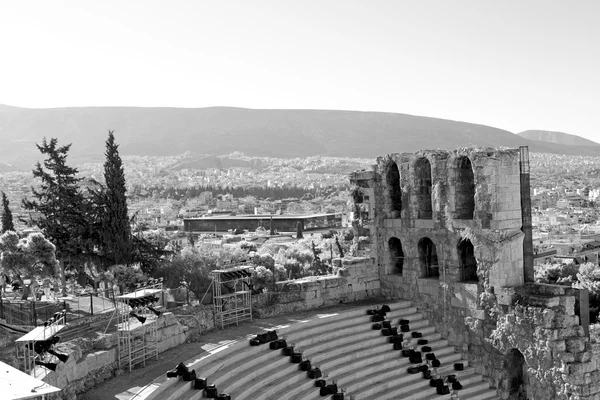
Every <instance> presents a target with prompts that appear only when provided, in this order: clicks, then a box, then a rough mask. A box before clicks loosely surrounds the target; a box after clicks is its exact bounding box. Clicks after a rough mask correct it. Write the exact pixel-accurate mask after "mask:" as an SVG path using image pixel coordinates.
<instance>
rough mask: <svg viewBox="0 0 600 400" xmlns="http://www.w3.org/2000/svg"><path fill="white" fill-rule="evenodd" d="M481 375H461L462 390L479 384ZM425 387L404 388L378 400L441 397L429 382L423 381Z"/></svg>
mask: <svg viewBox="0 0 600 400" xmlns="http://www.w3.org/2000/svg"><path fill="white" fill-rule="evenodd" d="M481 379H482V377H481V375H478V374H476V373H475V371H471V373H470V374H469V375H463V376H462V378H461V379H460V381H461V383H462V385H463V389H465V388H468V387H470V386H476V385H477V384H479V382H481ZM423 381H424V383H425V385H423V386H422V387H420V388H413V389H412V390H409V391H406V390H405V388H401V389H400V390H398V389H397V390H395V391H390V392H386V393H385V395H384V396H381V397H379V398H380V399H389V400H393V399H396V398H398V397H397V396H398V395H399V394H400V395H401V398H402V399H406V400H422V399H423V398H424V397H425V396H427V395H430V396H433V395H435V396H438V397H440V396H441V395H438V394H437V392H436V388H433V387H431V386H430V385H429V381H425V380H423ZM465 398H467V399H470V397H465ZM371 400H372V399H371Z"/></svg>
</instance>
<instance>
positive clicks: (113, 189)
mask: <svg viewBox="0 0 600 400" xmlns="http://www.w3.org/2000/svg"><path fill="white" fill-rule="evenodd" d="M105 155H106V161H105V162H104V180H105V182H106V188H105V190H104V196H103V197H104V204H103V213H102V218H101V219H102V234H101V236H102V244H103V247H104V251H103V252H104V256H105V257H106V258H107V259H108V260H110V261H111V262H112V263H113V264H129V263H130V262H131V261H132V239H131V225H130V221H129V214H128V212H127V197H126V194H127V188H126V187H125V172H124V170H123V162H122V161H121V157H120V155H119V145H118V144H116V143H115V136H114V134H113V131H108V139H107V140H106V153H105Z"/></svg>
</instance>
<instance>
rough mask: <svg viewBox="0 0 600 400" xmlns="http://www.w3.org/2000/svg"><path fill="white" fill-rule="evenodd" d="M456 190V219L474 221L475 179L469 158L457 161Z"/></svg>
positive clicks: (460, 158) (461, 158)
mask: <svg viewBox="0 0 600 400" xmlns="http://www.w3.org/2000/svg"><path fill="white" fill-rule="evenodd" d="M455 190H456V192H455V193H456V196H455V198H454V211H455V218H457V219H473V211H474V210H475V177H474V175H473V166H472V165H471V160H469V157H459V158H458V159H457V160H456V183H455Z"/></svg>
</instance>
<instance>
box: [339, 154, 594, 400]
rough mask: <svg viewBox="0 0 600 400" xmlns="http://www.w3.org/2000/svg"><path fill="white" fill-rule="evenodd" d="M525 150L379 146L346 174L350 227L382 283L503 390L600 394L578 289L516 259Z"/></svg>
mask: <svg viewBox="0 0 600 400" xmlns="http://www.w3.org/2000/svg"><path fill="white" fill-rule="evenodd" d="M525 154H526V153H525ZM526 161H527V160H524V159H523V156H522V154H521V153H520V151H519V150H516V149H513V150H497V149H459V150H455V151H439V150H436V151H419V152H417V153H414V154H390V155H386V156H383V157H379V158H378V159H377V162H376V164H375V165H374V166H373V169H372V170H370V171H364V170H363V171H357V172H354V173H352V174H351V175H350V180H351V182H352V183H353V185H354V188H353V192H352V198H353V201H354V210H353V211H354V212H353V217H354V222H353V226H354V230H355V236H356V237H357V242H359V243H365V242H366V243H368V246H367V247H366V248H364V250H365V251H366V252H367V253H369V254H370V255H371V257H373V258H374V259H375V265H376V266H377V268H378V272H379V278H380V285H381V292H382V294H383V295H385V296H386V297H389V298H394V299H405V300H411V301H413V302H414V304H415V305H417V306H418V307H419V308H420V311H421V312H422V313H424V314H425V315H426V316H427V318H428V319H429V320H430V321H431V322H432V323H433V324H434V325H435V326H436V328H437V329H438V331H440V332H441V333H442V335H443V336H444V337H445V338H447V339H448V340H449V341H450V342H451V343H452V344H453V345H454V346H455V347H456V348H457V350H459V351H461V352H462V353H463V356H464V357H465V358H467V359H469V361H470V362H471V363H472V364H473V365H475V366H476V367H477V371H478V372H480V373H481V374H483V375H484V376H485V377H486V379H488V380H489V382H490V384H491V385H492V387H495V388H497V389H498V392H499V394H501V396H502V398H515V399H517V398H529V399H554V398H557V399H599V398H600V385H596V384H594V383H591V382H594V381H598V382H600V380H599V379H598V378H599V377H600V371H599V370H598V367H597V366H596V361H595V357H594V355H597V354H598V352H599V351H600V349H599V348H598V345H596V344H595V343H592V342H591V341H590V340H589V332H587V329H585V326H584V324H583V325H582V324H581V321H580V318H579V316H578V314H580V312H579V310H580V307H581V306H582V304H584V303H585V301H583V302H581V301H579V299H580V296H581V293H579V292H578V291H577V290H574V289H569V290H570V291H566V289H565V288H560V287H554V286H550V285H536V284H533V283H532V282H531V281H532V276H533V269H532V263H531V265H530V266H528V267H526V268H524V259H526V258H527V254H528V251H527V249H528V246H525V250H524V239H525V238H526V234H527V233H528V232H527V229H524V226H526V225H527V218H528V215H530V214H528V213H527V212H528V211H529V203H528V202H527V200H528V199H529V197H528V196H522V187H523V184H522V182H523V177H524V172H523V170H522V169H523V168H522V167H523V165H525V162H526ZM526 173H527V174H528V171H526ZM527 182H528V175H527ZM526 188H527V190H529V188H528V186H526ZM523 193H526V192H525V191H523ZM522 205H523V207H522ZM523 211H525V212H523ZM524 222H525V223H524ZM524 232H525V233H524ZM525 265H527V263H525ZM584 297H585V296H581V298H582V299H583V298H584ZM585 313H587V311H585Z"/></svg>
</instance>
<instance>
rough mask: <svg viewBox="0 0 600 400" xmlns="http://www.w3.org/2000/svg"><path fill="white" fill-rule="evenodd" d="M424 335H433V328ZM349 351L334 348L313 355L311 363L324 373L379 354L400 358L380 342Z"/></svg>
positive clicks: (427, 328) (424, 330)
mask: <svg viewBox="0 0 600 400" xmlns="http://www.w3.org/2000/svg"><path fill="white" fill-rule="evenodd" d="M421 331H422V332H424V333H423V335H424V336H425V334H428V333H433V331H434V328H433V327H426V328H423V329H421ZM346 350H347V349H346V348H345V347H344V346H343V345H340V346H337V347H335V348H332V349H330V350H328V351H326V352H322V353H318V354H313V355H312V356H311V357H312V358H311V361H312V362H313V363H314V364H315V365H316V366H319V367H320V368H321V369H322V370H323V371H325V372H327V371H329V370H333V369H334V368H336V366H340V365H343V364H346V363H350V362H354V361H355V360H356V359H359V358H363V357H369V356H375V355H377V354H379V353H386V355H385V356H384V358H386V359H390V358H395V357H400V353H399V352H398V351H394V350H392V349H391V348H390V343H386V342H385V341H383V342H378V343H377V344H371V345H369V346H363V347H362V348H360V349H358V350H356V351H352V352H348V351H346Z"/></svg>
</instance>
